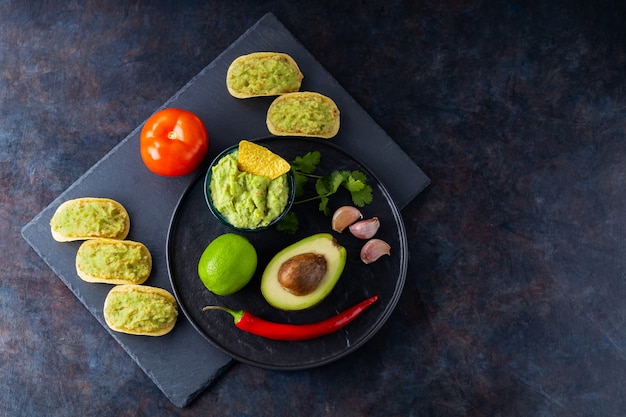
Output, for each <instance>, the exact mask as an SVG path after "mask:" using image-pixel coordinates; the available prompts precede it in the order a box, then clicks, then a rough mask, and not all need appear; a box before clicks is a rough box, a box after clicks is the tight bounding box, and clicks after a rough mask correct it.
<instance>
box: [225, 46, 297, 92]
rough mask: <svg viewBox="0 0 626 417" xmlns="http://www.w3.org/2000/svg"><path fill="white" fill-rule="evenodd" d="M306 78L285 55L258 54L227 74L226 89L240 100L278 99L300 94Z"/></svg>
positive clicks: (238, 61) (236, 64)
mask: <svg viewBox="0 0 626 417" xmlns="http://www.w3.org/2000/svg"><path fill="white" fill-rule="evenodd" d="M303 78H304V75H303V74H302V72H301V71H300V68H299V67H298V64H297V63H296V61H295V60H294V59H293V58H292V57H291V56H289V55H288V54H285V53H280V52H254V53H251V54H248V55H242V56H240V57H238V58H236V59H235V60H234V61H233V62H232V63H231V64H230V66H229V67H228V71H227V72H226V88H227V89H228V92H229V93H230V94H231V95H232V96H233V97H236V98H250V97H260V96H276V95H280V94H285V93H290V92H293V91H298V90H299V89H300V85H301V83H302V79H303Z"/></svg>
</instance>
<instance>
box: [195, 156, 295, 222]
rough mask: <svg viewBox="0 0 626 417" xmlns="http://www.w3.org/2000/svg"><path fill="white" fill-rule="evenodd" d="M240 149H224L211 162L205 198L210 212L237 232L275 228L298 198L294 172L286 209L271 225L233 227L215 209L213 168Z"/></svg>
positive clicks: (288, 184) (205, 179)
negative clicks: (212, 181) (212, 187)
mask: <svg viewBox="0 0 626 417" xmlns="http://www.w3.org/2000/svg"><path fill="white" fill-rule="evenodd" d="M238 149H239V145H233V146H231V147H229V148H226V149H224V150H223V151H222V152H221V153H220V154H219V155H217V156H216V157H215V159H213V161H212V162H211V165H209V168H208V170H207V172H206V175H205V177H204V198H205V200H206V203H207V205H208V206H209V210H210V211H211V213H212V214H213V215H214V216H215V218H216V219H217V220H219V221H220V222H221V223H222V224H225V225H227V226H229V227H231V228H233V229H235V230H237V231H241V232H259V231H262V230H266V229H268V228H270V227H272V226H274V225H275V224H276V223H278V222H279V221H280V220H281V219H282V218H283V217H284V216H285V215H286V214H287V213H288V212H289V210H290V209H291V206H292V204H293V201H294V199H295V196H296V183H295V177H294V174H293V171H291V170H290V171H289V172H287V174H286V175H287V188H288V197H287V204H286V205H285V208H284V209H283V211H282V212H281V213H280V214H279V215H278V216H277V217H276V218H274V219H273V220H271V221H270V223H268V224H266V225H263V226H259V227H254V228H247V227H239V226H236V225H233V224H232V223H230V221H229V220H228V219H227V218H226V217H225V216H224V215H223V214H222V213H221V212H220V211H219V210H218V209H217V208H216V207H215V205H214V203H213V198H212V197H211V188H210V184H211V177H212V175H213V167H214V166H215V165H217V163H218V162H219V161H220V160H221V159H222V158H224V157H225V156H227V155H229V154H231V153H233V152H234V151H236V150H238Z"/></svg>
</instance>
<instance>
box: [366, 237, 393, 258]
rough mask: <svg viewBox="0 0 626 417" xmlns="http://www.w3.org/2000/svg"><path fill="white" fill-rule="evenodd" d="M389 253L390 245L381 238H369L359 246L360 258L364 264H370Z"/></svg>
mask: <svg viewBox="0 0 626 417" xmlns="http://www.w3.org/2000/svg"><path fill="white" fill-rule="evenodd" d="M390 254H391V246H389V244H388V243H387V242H385V241H384V240H381V239H370V240H368V241H367V242H365V245H363V247H362V248H361V260H362V261H363V263H366V264H371V263H372V262H375V261H377V260H378V258H380V257H381V256H383V255H390Z"/></svg>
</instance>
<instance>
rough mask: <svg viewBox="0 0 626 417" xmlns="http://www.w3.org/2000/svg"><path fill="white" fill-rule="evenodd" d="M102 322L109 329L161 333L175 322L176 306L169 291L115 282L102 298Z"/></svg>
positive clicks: (168, 330)
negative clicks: (116, 283)
mask: <svg viewBox="0 0 626 417" xmlns="http://www.w3.org/2000/svg"><path fill="white" fill-rule="evenodd" d="M103 315H104V321H105V322H106V324H107V326H109V328H111V330H113V331H116V332H120V333H127V334H134V335H143V336H163V335H165V334H167V333H169V332H170V331H171V330H172V329H173V328H174V326H175V325H176V319H177V318H178V306H177V304H176V299H175V298H174V296H173V295H172V294H170V292H169V291H166V290H164V289H162V288H157V287H150V286H147V285H135V284H126V285H116V286H115V287H113V288H112V289H111V290H110V291H109V293H108V294H107V296H106V298H105V299H104V308H103Z"/></svg>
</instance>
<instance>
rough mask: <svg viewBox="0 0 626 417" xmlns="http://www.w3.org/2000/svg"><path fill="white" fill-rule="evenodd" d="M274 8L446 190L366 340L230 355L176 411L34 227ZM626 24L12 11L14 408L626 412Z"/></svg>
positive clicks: (1, 176) (0, 168)
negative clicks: (28, 235) (384, 314)
mask: <svg viewBox="0 0 626 417" xmlns="http://www.w3.org/2000/svg"><path fill="white" fill-rule="evenodd" d="M266 12H273V13H274V14H275V15H276V16H277V18H278V19H279V20H280V21H281V22H282V23H283V24H284V25H285V26H286V27H287V28H288V29H289V30H290V31H291V32H292V33H293V34H294V35H295V36H296V37H297V38H298V39H299V40H300V41H301V42H302V43H303V45H304V46H305V47H306V48H307V49H308V50H309V51H310V52H311V53H312V54H313V55H314V56H315V57H316V58H317V59H318V60H319V61H320V62H321V63H322V65H324V66H325V67H326V68H327V69H328V71H329V72H330V73H331V74H332V75H333V76H334V77H335V78H336V79H337V80H338V81H339V83H340V84H342V85H343V86H344V87H345V88H346V90H347V91H348V92H349V93H350V94H351V95H352V96H353V97H354V98H355V99H356V101H357V102H359V103H360V104H361V105H362V106H363V107H364V108H365V110H366V111H368V112H369V113H370V114H371V115H372V117H373V118H374V119H375V120H376V121H377V122H378V123H379V124H380V125H381V126H382V128H383V129H385V130H386V131H387V133H389V135H390V136H391V137H393V138H394V139H395V140H396V141H397V143H398V144H399V145H400V147H401V148H402V149H404V150H405V151H406V152H407V153H408V154H409V155H410V156H411V158H412V159H413V160H414V161H415V162H416V163H417V164H418V165H419V166H420V167H421V168H422V169H423V170H424V171H425V172H426V174H427V175H428V176H429V177H430V178H431V179H432V184H431V185H430V187H429V188H428V189H427V190H426V191H425V192H424V193H422V194H421V195H420V196H418V197H417V198H416V199H415V200H414V201H413V202H412V203H410V204H409V205H408V206H407V207H406V208H405V209H404V210H403V217H404V220H405V223H406V228H407V233H408V239H409V245H410V247H411V260H410V264H409V276H408V277H407V283H406V287H405V291H404V293H403V295H402V297H401V299H400V301H399V303H398V306H397V308H396V311H395V312H394V313H393V315H392V317H391V319H390V321H389V322H387V324H386V325H385V326H384V327H383V329H382V330H381V331H380V332H379V333H378V334H377V335H376V336H375V337H374V338H373V339H372V340H371V341H370V342H369V343H368V344H366V345H365V346H364V347H362V348H361V349H359V350H358V351H357V352H355V353H354V354H352V355H350V356H348V357H347V358H345V359H342V360H340V361H338V362H335V363H333V364H332V365H329V366H326V367H322V368H317V369H313V370H307V371H299V372H288V373H286V372H278V371H267V370H261V369H257V368H254V367H250V366H247V365H236V366H234V367H233V368H231V369H230V370H229V371H228V372H227V373H226V374H225V375H224V376H223V377H222V378H220V379H219V380H218V381H217V383H216V384H215V385H213V386H212V387H211V388H210V389H209V390H207V391H206V392H205V393H204V394H202V395H201V396H200V397H199V398H198V399H196V401H194V402H193V403H192V404H191V406H190V407H188V408H185V409H178V408H176V407H174V406H173V405H172V404H171V403H170V402H169V401H168V400H167V399H166V398H165V397H164V396H163V394H162V393H161V392H160V391H159V389H158V388H157V387H156V386H155V385H154V384H153V383H152V381H151V380H150V379H149V378H148V377H147V376H146V375H145V374H144V373H143V372H142V371H141V370H140V369H139V368H138V367H137V366H136V365H135V363H134V362H133V361H132V359H131V358H130V357H128V355H126V354H125V352H124V351H123V350H122V349H121V348H120V347H119V345H118V344H117V343H116V342H115V341H114V340H113V339H112V338H111V337H110V336H109V335H108V333H107V332H106V330H105V329H103V328H102V327H101V326H100V324H99V323H98V322H97V321H96V320H95V319H94V318H93V317H92V316H91V315H90V314H89V313H88V312H87V311H86V309H85V308H84V307H83V306H82V304H80V302H79V301H78V300H76V299H75V298H74V296H73V295H72V293H71V292H70V291H69V290H68V289H67V287H65V285H64V284H63V283H62V282H61V281H60V280H59V279H58V278H57V277H56V276H55V275H54V274H53V273H52V272H51V271H50V270H49V269H48V268H47V266H46V265H45V263H44V262H43V261H42V260H41V259H40V258H39V257H38V256H37V255H36V254H35V252H34V251H32V250H31V249H30V247H29V246H28V244H27V243H26V242H25V241H24V240H23V239H22V238H21V236H20V229H21V227H22V226H23V225H24V224H25V223H27V222H28V221H29V220H30V219H32V217H33V216H35V215H36V214H37V213H38V212H39V211H41V210H42V209H43V208H44V207H45V206H47V205H48V203H50V201H52V200H53V199H54V198H55V197H56V196H58V195H59V194H60V193H61V192H62V191H63V190H64V189H65V188H66V187H68V186H69V185H71V184H72V183H73V182H74V181H75V180H76V179H77V178H78V177H79V176H80V175H81V174H83V173H84V172H85V171H86V170H87V169H89V168H90V167H91V166H92V165H93V164H94V163H95V162H97V161H98V160H99V159H100V158H101V157H102V156H104V155H105V154H106V153H107V152H108V151H109V150H110V149H111V148H112V147H114V146H115V145H116V144H117V143H119V142H120V141H121V140H122V139H123V138H124V137H125V136H126V135H127V134H128V133H129V132H130V131H132V130H133V129H134V128H135V127H136V126H138V125H139V124H140V123H142V122H143V121H144V120H145V119H146V118H147V117H148V116H149V115H150V114H151V113H152V112H153V111H154V110H155V109H156V108H158V107H159V106H160V105H161V104H162V103H163V102H164V101H166V100H167V99H168V98H169V97H171V95H172V94H173V93H175V92H176V91H177V90H179V89H180V88H181V87H182V86H183V85H185V84H186V83H187V81H189V79H190V78H191V77H193V76H194V75H196V74H197V73H198V71H200V70H201V69H202V68H203V67H205V66H206V65H207V64H208V63H210V62H211V61H212V60H213V59H214V58H215V57H216V56H217V55H218V54H219V53H220V52H221V51H223V50H224V49H225V48H226V47H228V45H230V44H231V43H232V42H233V41H234V40H236V39H237V38H238V37H239V36H240V35H241V33H243V32H244V31H245V30H246V29H247V28H248V27H249V26H251V25H252V24H254V23H255V22H256V21H257V20H258V19H259V18H260V17H261V16H263V15H264V14H265V13H266ZM625 22H626V6H624V5H623V2H621V1H615V2H609V1H599V2H572V1H550V2H540V1H537V2H522V1H517V2H491V1H482V2H480V1H475V2H470V1H467V2H463V1H443V2H442V1H430V2H423V1H419V2H409V1H405V2H403V1H392V0H388V1H384V2H383V1H381V2H368V1H361V2H332V1H321V2H306V3H296V2H291V1H278V2H271V1H231V2H217V1H215V2H201V1H187V2H180V1H170V2H165V1H161V2H151V1H124V2H121V1H120V2H102V1H85V2H74V1H52V0H50V1H38V2H35V1H33V2H28V1H17V0H16V1H7V0H0V145H1V148H0V184H1V186H2V190H3V192H2V194H1V195H0V201H1V206H0V210H1V212H0V236H2V238H1V240H0V262H1V264H2V269H1V270H0V355H1V357H0V415H2V416H18V415H19V416H22V415H24V416H44V415H45V416H50V415H54V416H77V415H80V416H141V415H149V416H166V415H167V416H169V415H182V416H195V415H202V416H288V415H324V416H346V417H347V416H352V415H354V416H615V417H618V416H619V417H621V416H624V415H626V398H625V396H624V393H625V390H624V386H625V385H626V377H625V374H626V301H625V300H626V214H625V211H626V210H625V209H626V190H625V187H624V184H626V78H625V74H626V71H625V70H626V24H625ZM363 140H367V139H366V138H364V139H363Z"/></svg>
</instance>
